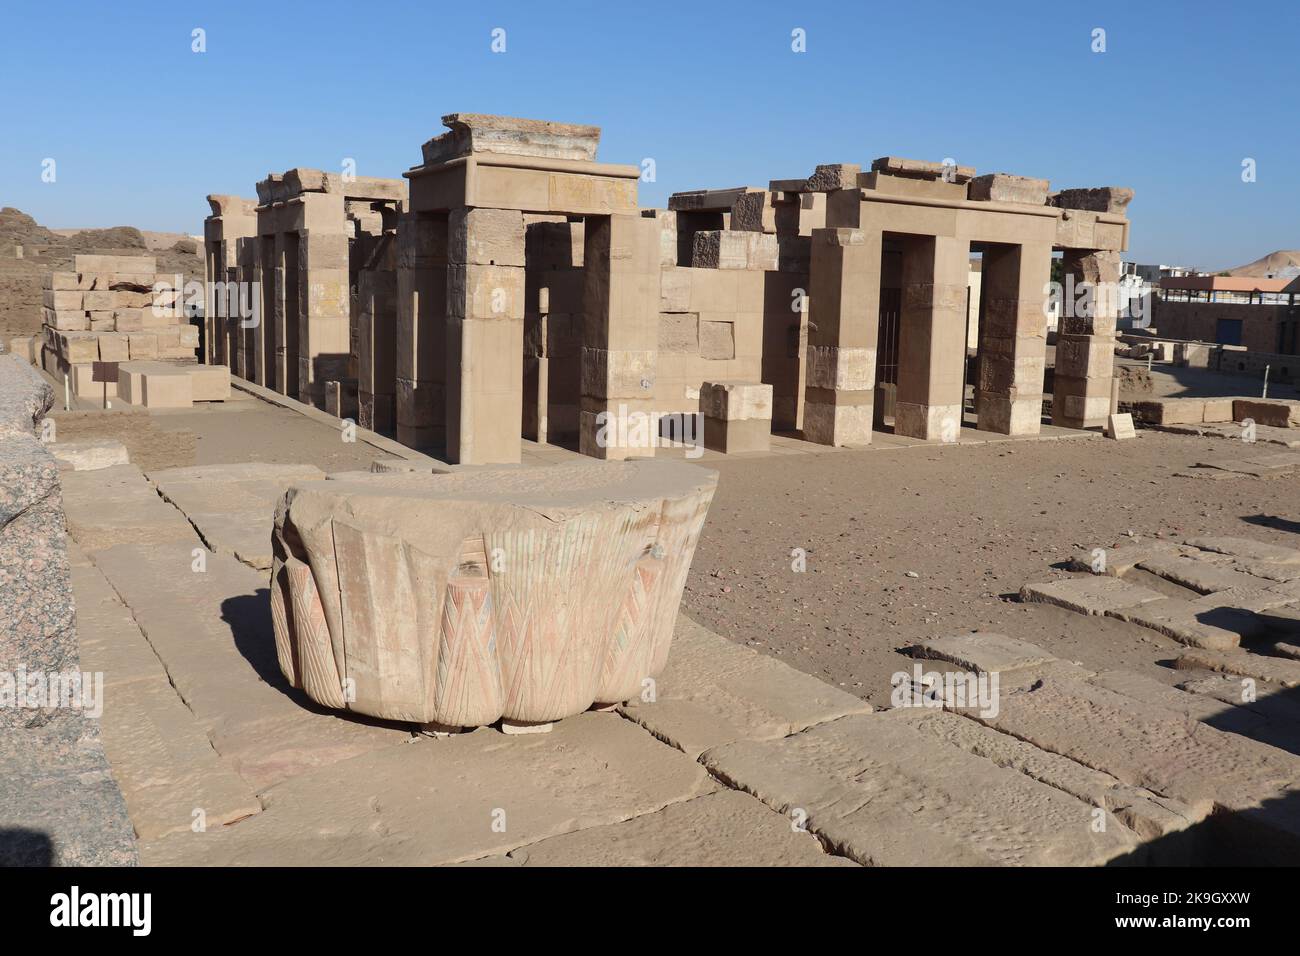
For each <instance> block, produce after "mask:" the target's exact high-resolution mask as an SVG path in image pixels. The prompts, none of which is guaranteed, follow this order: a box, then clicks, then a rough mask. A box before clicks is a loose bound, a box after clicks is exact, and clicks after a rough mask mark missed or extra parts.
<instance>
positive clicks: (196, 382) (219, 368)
mask: <svg viewBox="0 0 1300 956" xmlns="http://www.w3.org/2000/svg"><path fill="white" fill-rule="evenodd" d="M187 372H188V374H189V377H190V387H191V390H192V398H193V400H194V401H196V402H224V401H226V400H228V399H229V398H230V369H229V368H228V367H226V366H225V365H194V366H191V367H190V368H189V369H188V370H187Z"/></svg>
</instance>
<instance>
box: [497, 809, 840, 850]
mask: <svg viewBox="0 0 1300 956" xmlns="http://www.w3.org/2000/svg"><path fill="white" fill-rule="evenodd" d="M509 858H510V859H511V860H513V861H515V862H517V863H519V864H521V865H524V866H856V865H857V864H855V863H854V862H853V861H852V860H848V859H845V858H844V857H842V856H831V855H829V854H827V853H826V852H825V851H823V850H822V847H821V844H820V843H818V842H817V838H816V837H814V836H813V835H812V834H810V833H807V832H801V831H799V830H796V829H795V828H794V826H792V821H791V820H790V818H789V817H784V816H782V815H781V814H779V813H776V812H774V811H772V810H769V809H768V808H767V807H766V806H764V805H763V804H762V803H760V802H759V801H758V800H755V799H754V798H753V797H751V796H750V795H749V794H745V793H740V792H739V791H736V790H722V791H719V792H717V793H711V794H708V795H706V796H703V797H696V798H695V799H693V800H685V801H682V802H681V803H673V804H669V805H668V806H666V807H664V809H662V810H660V811H659V812H658V813H648V814H646V815H644V816H639V817H633V818H632V819H631V820H625V821H623V822H621V823H611V824H607V825H605V826H598V827H588V828H586V829H584V830H575V831H574V832H572V833H566V834H564V835H563V836H557V837H551V838H550V839H549V840H543V841H541V842H540V843H534V844H532V845H531V846H526V847H520V848H519V849H517V850H511V851H510V854H509Z"/></svg>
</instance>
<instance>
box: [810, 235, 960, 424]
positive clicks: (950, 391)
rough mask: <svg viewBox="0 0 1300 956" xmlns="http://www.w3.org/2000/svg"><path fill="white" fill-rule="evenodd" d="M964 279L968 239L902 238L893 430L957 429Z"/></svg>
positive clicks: (958, 421) (937, 237) (941, 237)
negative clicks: (896, 383) (900, 296)
mask: <svg viewBox="0 0 1300 956" xmlns="http://www.w3.org/2000/svg"><path fill="white" fill-rule="evenodd" d="M969 282H970V242H969V240H966V239H954V238H951V237H948V236H918V237H911V238H907V239H904V240H903V294H902V297H903V303H902V312H901V315H900V317H899V342H898V399H897V402H896V403H895V406H894V434H896V435H905V436H907V437H909V438H923V439H925V440H927V441H948V442H951V441H956V440H957V438H958V435H959V434H960V431H961V413H962V404H963V399H964V396H963V395H962V382H963V380H964V378H965V375H964V372H965V364H966V289H967V286H968V285H969ZM814 304H815V300H814Z"/></svg>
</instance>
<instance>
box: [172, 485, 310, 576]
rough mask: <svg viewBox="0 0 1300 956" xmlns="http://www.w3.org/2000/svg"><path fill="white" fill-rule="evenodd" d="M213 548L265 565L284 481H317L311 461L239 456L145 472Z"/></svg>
mask: <svg viewBox="0 0 1300 956" xmlns="http://www.w3.org/2000/svg"><path fill="white" fill-rule="evenodd" d="M147 477H148V479H149V480H150V481H151V482H153V483H154V485H155V486H156V487H157V489H158V494H160V495H161V496H162V497H163V498H164V499H166V500H167V501H169V502H171V503H172V504H174V505H175V506H176V507H177V508H179V509H180V510H181V511H182V512H184V514H185V517H186V518H188V519H189V521H190V522H191V523H192V524H193V525H194V527H195V528H196V529H197V530H198V532H199V535H200V536H201V537H202V538H203V541H204V543H205V544H206V545H207V546H208V547H209V548H210V549H211V550H212V551H215V552H216V553H218V554H231V555H234V556H235V557H236V558H237V559H239V560H240V561H242V562H243V563H245V564H247V565H249V566H250V567H253V568H258V569H260V570H269V569H270V567H271V560H272V554H271V532H272V528H273V525H274V523H275V520H274V519H275V507H276V504H277V502H278V501H279V500H280V497H281V495H283V494H284V492H285V489H287V488H288V487H289V486H290V485H295V484H300V483H302V482H307V481H323V480H324V479H325V472H323V471H321V470H320V469H319V468H317V467H316V466H315V465H295V464H275V463H265V462H243V463H239V464H233V465H199V466H195V467H191V468H167V469H162V470H160V471H151V472H149V474H148V475H147Z"/></svg>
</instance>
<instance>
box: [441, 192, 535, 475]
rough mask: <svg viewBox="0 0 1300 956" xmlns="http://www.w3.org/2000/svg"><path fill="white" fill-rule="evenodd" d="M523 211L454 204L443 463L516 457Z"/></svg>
mask: <svg viewBox="0 0 1300 956" xmlns="http://www.w3.org/2000/svg"><path fill="white" fill-rule="evenodd" d="M523 371H524V216H523V213H521V212H519V211H518V210H514V209H457V210H453V211H452V213H451V216H450V218H449V221H448V243H447V379H446V381H447V390H446V398H447V460H448V461H449V462H452V463H459V464H463V465H484V464H502V463H504V464H508V463H514V462H518V461H519V451H520V445H519V439H520V423H521V421H522V419H523V402H524V381H523Z"/></svg>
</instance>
